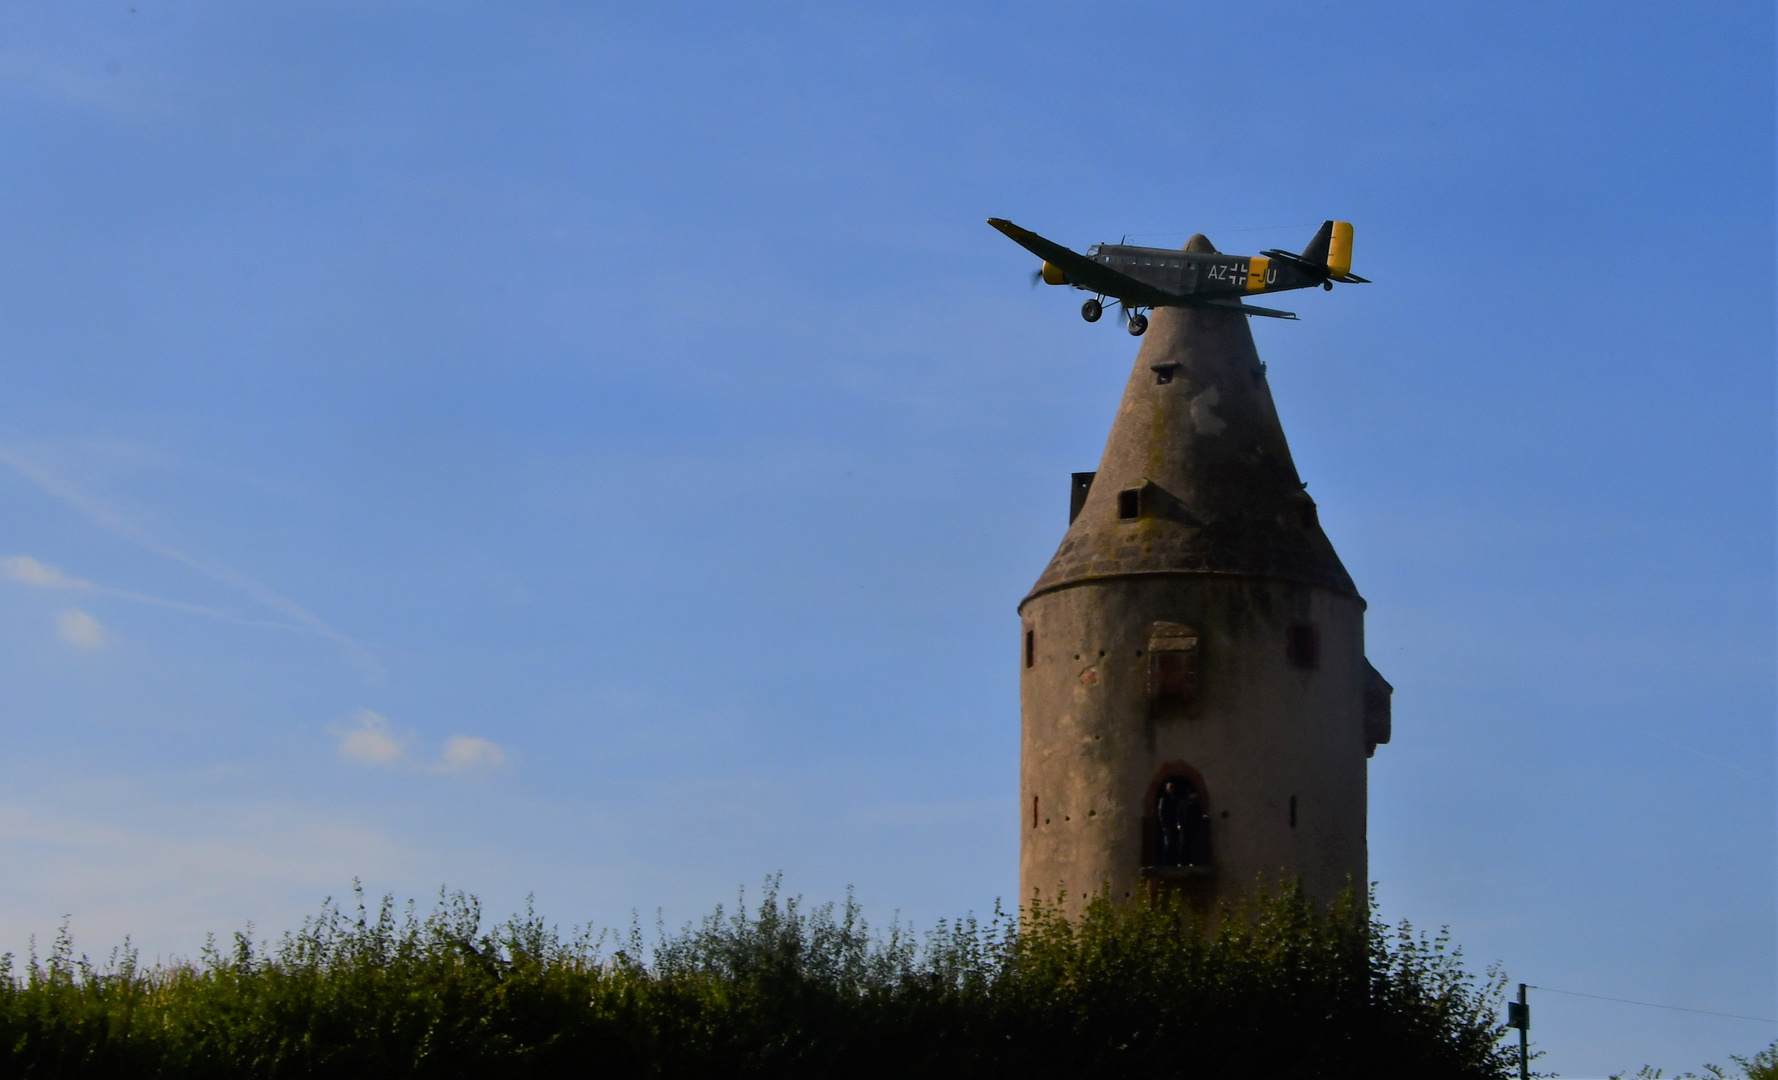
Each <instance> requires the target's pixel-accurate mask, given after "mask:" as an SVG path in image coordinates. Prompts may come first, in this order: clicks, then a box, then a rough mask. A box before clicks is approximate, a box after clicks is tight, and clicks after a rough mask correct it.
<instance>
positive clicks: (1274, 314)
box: [1191, 300, 1296, 319]
mask: <svg viewBox="0 0 1778 1080" xmlns="http://www.w3.org/2000/svg"><path fill="white" fill-rule="evenodd" d="M1191 306H1192V307H1216V308H1228V309H1229V310H1230V311H1239V312H1240V313H1241V314H1243V315H1264V316H1266V317H1267V318H1271V319H1294V318H1296V312H1294V311H1279V310H1278V309H1277V308H1269V307H1257V306H1255V305H1253V304H1243V303H1242V302H1241V301H1239V300H1194V301H1192V303H1191Z"/></svg>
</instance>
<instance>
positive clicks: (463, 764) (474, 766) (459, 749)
mask: <svg viewBox="0 0 1778 1080" xmlns="http://www.w3.org/2000/svg"><path fill="white" fill-rule="evenodd" d="M504 764H506V751H504V750H502V749H500V748H499V747H498V746H495V745H494V744H493V743H491V742H489V741H488V740H486V739H478V738H476V737H475V736H473V735H452V736H451V737H450V738H448V739H446V740H445V745H444V756H443V757H442V758H440V759H439V760H438V762H437V763H435V764H433V765H430V766H428V771H430V772H438V773H468V772H487V771H489V770H492V769H498V768H499V767H500V766H502V765H504Z"/></svg>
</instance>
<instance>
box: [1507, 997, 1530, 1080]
mask: <svg viewBox="0 0 1778 1080" xmlns="http://www.w3.org/2000/svg"><path fill="white" fill-rule="evenodd" d="M1506 1026H1507V1027H1511V1028H1518V1029H1519V1080H1531V1006H1530V1005H1529V1004H1528V1003H1527V1002H1526V1001H1525V984H1524V983H1520V984H1519V1000H1517V1001H1509V1002H1507V1003H1506Z"/></svg>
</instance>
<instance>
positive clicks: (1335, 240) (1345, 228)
mask: <svg viewBox="0 0 1778 1080" xmlns="http://www.w3.org/2000/svg"><path fill="white" fill-rule="evenodd" d="M1351 272H1352V223H1351V222H1350V221H1336V222H1334V223H1333V235H1332V236H1330V237H1328V241H1327V274H1328V276H1329V277H1345V276H1346V275H1347V274H1350V273H1351Z"/></svg>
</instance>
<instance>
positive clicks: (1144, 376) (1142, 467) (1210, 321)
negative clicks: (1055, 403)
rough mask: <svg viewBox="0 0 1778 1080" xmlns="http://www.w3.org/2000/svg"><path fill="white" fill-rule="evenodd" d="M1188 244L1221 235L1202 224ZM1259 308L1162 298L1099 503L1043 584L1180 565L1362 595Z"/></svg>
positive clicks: (1098, 484)
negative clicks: (1275, 366)
mask: <svg viewBox="0 0 1778 1080" xmlns="http://www.w3.org/2000/svg"><path fill="white" fill-rule="evenodd" d="M1185 250H1187V251H1202V252H1209V251H1214V250H1215V248H1213V247H1212V246H1211V245H1210V242H1209V241H1208V240H1206V239H1205V238H1204V237H1202V236H1194V237H1192V239H1191V241H1190V242H1188V243H1187V244H1186V246H1185ZM1247 319H1248V316H1246V315H1242V314H1240V313H1239V312H1235V311H1230V310H1227V309H1221V310H1219V309H1215V308H1159V309H1156V310H1155V311H1154V313H1153V318H1152V322H1151V325H1150V327H1149V330H1148V333H1147V335H1146V336H1145V337H1144V338H1143V339H1142V347H1141V349H1140V350H1138V351H1137V354H1136V366H1135V368H1134V369H1133V370H1132V371H1131V372H1130V381H1129V384H1128V386H1126V387H1125V389H1124V397H1123V402H1122V403H1121V404H1120V405H1119V406H1118V411H1117V419H1116V421H1115V422H1114V423H1113V424H1112V427H1111V435H1110V437H1109V438H1108V439H1107V440H1106V443H1105V456H1104V457H1103V458H1102V459H1101V460H1100V462H1099V471H1098V473H1097V475H1096V476H1095V477H1094V478H1093V484H1092V488H1091V490H1090V491H1089V492H1088V494H1087V500H1086V504H1085V505H1084V506H1083V507H1082V508H1081V512H1080V514H1079V516H1077V517H1076V518H1075V519H1074V522H1073V523H1072V524H1071V525H1070V526H1069V528H1068V533H1067V535H1066V536H1064V537H1063V538H1062V545H1061V547H1060V548H1059V549H1058V550H1057V551H1056V555H1055V558H1053V559H1051V560H1050V564H1049V567H1048V569H1046V570H1044V572H1043V576H1041V577H1039V578H1038V579H1037V584H1036V585H1035V586H1034V587H1033V588H1032V590H1031V596H1036V595H1038V594H1040V593H1046V592H1052V591H1054V590H1056V589H1060V588H1065V587H1067V586H1069V585H1073V584H1077V583H1080V582H1083V581H1090V580H1095V579H1102V578H1114V577H1126V576H1131V575H1138V574H1179V573H1200V574H1238V575H1246V576H1253V577H1265V578H1274V579H1282V580H1287V581H1298V582H1302V583H1304V584H1309V585H1320V586H1323V587H1325V588H1328V589H1332V590H1334V591H1335V592H1339V593H1344V594H1346V595H1351V596H1356V595H1357V590H1356V589H1355V588H1354V587H1353V584H1352V578H1351V576H1350V575H1348V574H1347V573H1346V568H1345V567H1344V566H1342V565H1341V564H1340V558H1339V556H1338V555H1336V554H1335V553H1334V549H1333V544H1331V543H1330V542H1329V541H1328V539H1327V535H1326V534H1325V533H1323V532H1322V531H1321V524H1320V522H1319V520H1318V519H1317V517H1316V514H1315V503H1314V500H1312V499H1310V498H1309V493H1308V492H1307V491H1305V490H1304V485H1303V483H1302V480H1301V479H1300V478H1299V477H1298V476H1297V471H1296V464H1295V463H1294V462H1293V461H1291V458H1290V447H1289V445H1288V444H1287V443H1286V442H1285V441H1284V429H1283V427H1282V425H1280V424H1279V422H1278V411H1277V409H1276V407H1275V406H1274V405H1273V403H1272V392H1271V389H1270V388H1269V387H1268V386H1267V385H1266V378H1265V366H1264V365H1263V364H1261V363H1260V359H1259V352H1258V350H1257V349H1255V348H1254V345H1253V332H1252V330H1251V329H1250V328H1249V327H1248V325H1247ZM1132 491H1134V492H1136V493H1137V494H1136V495H1134V496H1131V495H1129V494H1127V493H1129V492H1132ZM1120 496H1121V498H1120ZM1132 501H1134V502H1135V503H1136V506H1135V507H1134V509H1136V516H1135V517H1133V518H1131V517H1128V516H1127V515H1128V513H1129V511H1130V510H1131V509H1132V506H1131V503H1132ZM1120 504H1121V505H1120ZM1120 510H1121V511H1123V513H1124V515H1125V516H1120ZM1026 599H1027V600H1028V599H1030V597H1027V598H1026Z"/></svg>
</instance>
